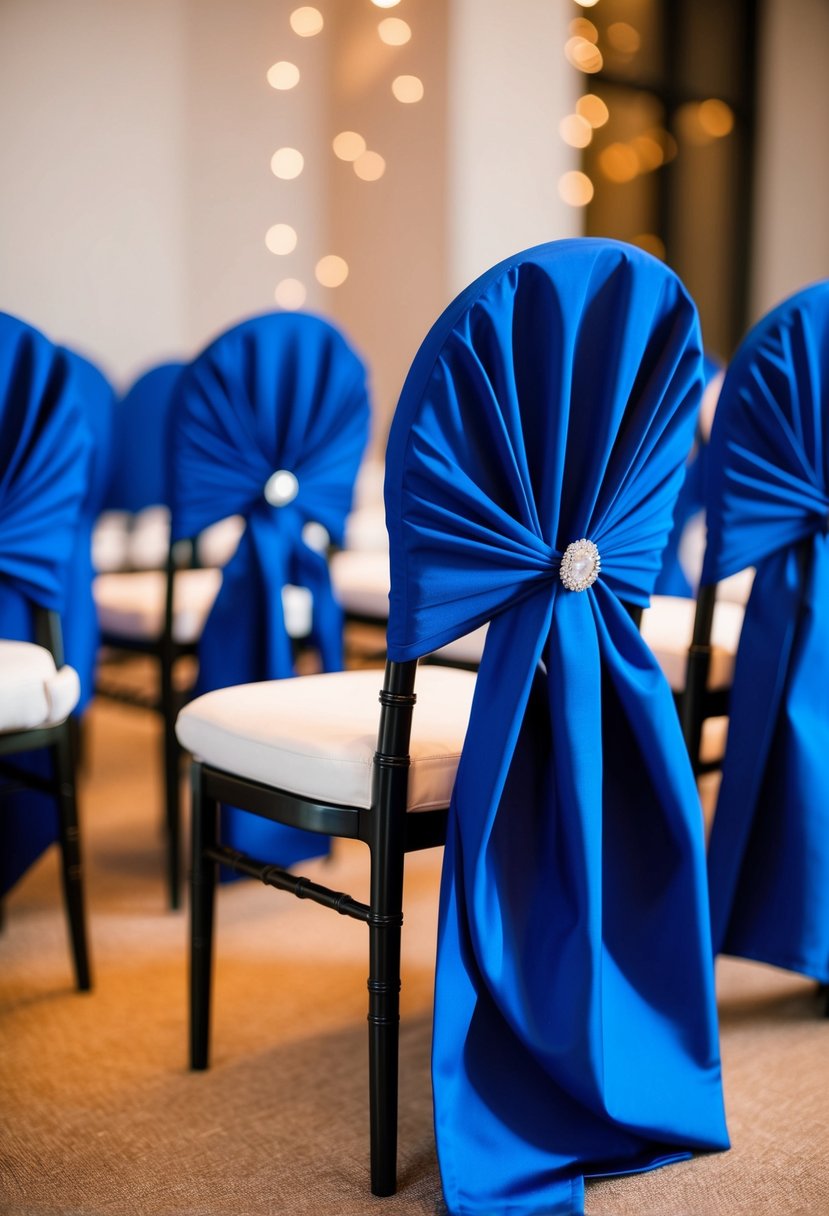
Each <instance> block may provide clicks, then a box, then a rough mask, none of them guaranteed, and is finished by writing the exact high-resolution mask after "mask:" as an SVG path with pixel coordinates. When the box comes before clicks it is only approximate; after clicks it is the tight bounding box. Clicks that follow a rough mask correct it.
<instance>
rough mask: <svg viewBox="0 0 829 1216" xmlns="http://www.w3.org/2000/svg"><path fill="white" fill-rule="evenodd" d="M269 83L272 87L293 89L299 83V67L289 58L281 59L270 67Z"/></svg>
mask: <svg viewBox="0 0 829 1216" xmlns="http://www.w3.org/2000/svg"><path fill="white" fill-rule="evenodd" d="M268 84H269V85H270V86H271V88H272V89H292V88H293V87H294V86H295V85H297V84H299V68H298V67H297V65H296V64H295V63H290V62H289V61H288V60H287V59H280V60H279V62H278V63H274V64H272V65H271V66H270V67H269V68H268Z"/></svg>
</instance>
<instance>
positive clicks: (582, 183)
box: [558, 169, 593, 207]
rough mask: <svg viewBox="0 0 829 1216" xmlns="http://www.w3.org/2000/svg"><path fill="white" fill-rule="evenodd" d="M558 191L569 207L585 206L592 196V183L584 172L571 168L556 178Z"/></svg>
mask: <svg viewBox="0 0 829 1216" xmlns="http://www.w3.org/2000/svg"><path fill="white" fill-rule="evenodd" d="M558 193H559V196H560V197H561V198H562V199H563V201H564V202H565V203H568V204H569V206H571V207H586V206H587V204H588V203H589V202H590V200H591V199H592V197H593V183H592V182H591V180H590V178H589V177H588V176H587V174H586V173H582V172H580V171H579V170H578V169H571V170H570V171H569V172H567V173H562V175H561V177H560V178H559V179H558Z"/></svg>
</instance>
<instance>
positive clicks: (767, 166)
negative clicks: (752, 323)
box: [751, 0, 829, 319]
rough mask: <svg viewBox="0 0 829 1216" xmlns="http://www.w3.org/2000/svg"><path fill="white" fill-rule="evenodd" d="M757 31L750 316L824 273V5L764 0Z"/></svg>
mask: <svg viewBox="0 0 829 1216" xmlns="http://www.w3.org/2000/svg"><path fill="white" fill-rule="evenodd" d="M760 34H761V40H760V62H759V80H760V96H759V112H758V130H757V176H756V219H755V230H754V241H753V246H754V249H753V259H752V265H753V274H752V291H751V308H752V317H753V319H757V318H759V317H760V316H762V315H763V313H765V312H766V311H767V310H768V309H769V308H771V307H772V306H773V305H775V304H777V303H778V302H779V301H780V300H782V299H784V298H785V297H786V296H787V295H790V294H791V293H792V292H794V291H797V290H798V289H799V288H800V287H804V286H806V285H807V284H808V283H813V282H815V280H816V279H820V278H827V277H829V218H827V217H829V202H827V200H829V4H827V3H826V0H767V5H766V19H765V21H764V24H763V27H762V28H761V31H760Z"/></svg>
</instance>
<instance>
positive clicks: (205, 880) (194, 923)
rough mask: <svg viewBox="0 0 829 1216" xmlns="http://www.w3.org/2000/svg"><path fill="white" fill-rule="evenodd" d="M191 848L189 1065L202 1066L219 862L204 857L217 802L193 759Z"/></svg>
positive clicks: (213, 840) (214, 835)
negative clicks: (206, 794)
mask: <svg viewBox="0 0 829 1216" xmlns="http://www.w3.org/2000/svg"><path fill="white" fill-rule="evenodd" d="M190 779H191V788H192V791H193V816H192V829H191V830H192V850H193V868H192V873H191V876H190V1067H191V1068H194V1069H205V1068H207V1067H208V1064H209V1054H210V990H211V982H212V970H213V920H214V915H213V906H214V903H215V892H216V878H217V871H218V866H217V863H216V862H215V861H212V860H211V859H210V858H208V857H205V849H209V848H212V847H213V846H214V845H215V844H216V840H217V836H218V831H217V829H218V816H219V807H218V804H217V803H216V802H215V801H213V800H212V799H210V798H207V797H205V795H204V791H203V783H202V768H201V765H200V764H199V763H198V761H195V760H194V761H193V766H192V768H191V778H190Z"/></svg>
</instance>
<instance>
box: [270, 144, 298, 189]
mask: <svg viewBox="0 0 829 1216" xmlns="http://www.w3.org/2000/svg"><path fill="white" fill-rule="evenodd" d="M304 165H305V157H304V156H303V155H302V153H301V152H300V151H298V149H296V148H277V150H276V152H274V154H273V156H272V157H271V173H273V175H274V177H281V178H282V179H283V181H291V180H292V179H293V178H295V177H299V175H300V173H301V172H302V170H303V167H304Z"/></svg>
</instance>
